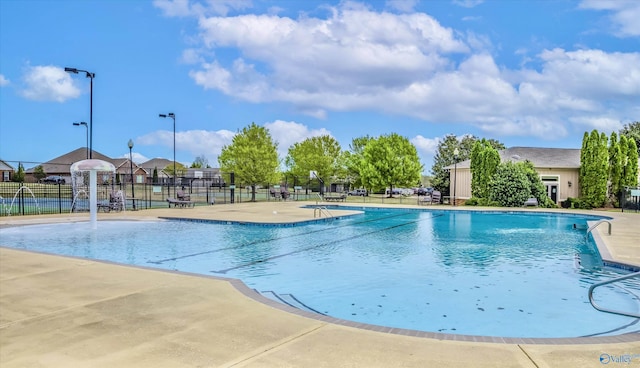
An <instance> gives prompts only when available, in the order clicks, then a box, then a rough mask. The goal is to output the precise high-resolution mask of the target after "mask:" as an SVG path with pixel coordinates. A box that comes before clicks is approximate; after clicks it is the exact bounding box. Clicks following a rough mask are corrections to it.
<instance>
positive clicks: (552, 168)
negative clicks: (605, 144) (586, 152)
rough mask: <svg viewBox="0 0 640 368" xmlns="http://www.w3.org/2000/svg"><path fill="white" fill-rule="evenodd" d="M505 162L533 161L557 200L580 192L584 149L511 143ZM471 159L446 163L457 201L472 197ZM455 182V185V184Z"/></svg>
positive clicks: (501, 152) (506, 151) (452, 190)
mask: <svg viewBox="0 0 640 368" xmlns="http://www.w3.org/2000/svg"><path fill="white" fill-rule="evenodd" d="M498 153H499V154H500V161H501V162H507V161H512V162H523V161H527V160H528V161H530V162H531V163H532V164H533V166H534V167H535V169H536V171H537V172H538V174H539V175H540V179H542V182H543V183H544V185H545V187H546V188H547V195H548V196H549V198H551V200H553V201H554V202H555V203H560V202H562V201H564V200H566V199H567V198H569V197H571V198H577V197H579V196H580V183H579V182H578V180H579V173H580V149H574V148H538V147H511V148H507V149H504V150H501V151H498ZM470 166H471V160H465V161H461V162H458V163H457V164H456V165H450V166H448V167H446V169H448V170H449V175H450V176H449V178H450V192H449V193H450V194H451V198H452V200H453V196H454V193H455V199H456V204H459V203H461V202H463V201H465V200H467V199H469V198H471V170H470ZM454 183H455V188H454Z"/></svg>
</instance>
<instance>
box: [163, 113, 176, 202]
mask: <svg viewBox="0 0 640 368" xmlns="http://www.w3.org/2000/svg"><path fill="white" fill-rule="evenodd" d="M158 116H160V117H161V118H166V117H169V118H171V119H173V186H174V189H173V193H174V194H175V192H176V190H175V185H176V175H177V174H178V173H177V171H176V114H174V113H172V112H170V113H168V114H159V115H158Z"/></svg>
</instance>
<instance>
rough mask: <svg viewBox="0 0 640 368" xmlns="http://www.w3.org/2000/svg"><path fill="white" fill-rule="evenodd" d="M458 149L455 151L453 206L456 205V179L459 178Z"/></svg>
mask: <svg viewBox="0 0 640 368" xmlns="http://www.w3.org/2000/svg"><path fill="white" fill-rule="evenodd" d="M458 154H460V151H458V148H456V149H454V150H453V205H454V206H455V205H456V177H457V176H458Z"/></svg>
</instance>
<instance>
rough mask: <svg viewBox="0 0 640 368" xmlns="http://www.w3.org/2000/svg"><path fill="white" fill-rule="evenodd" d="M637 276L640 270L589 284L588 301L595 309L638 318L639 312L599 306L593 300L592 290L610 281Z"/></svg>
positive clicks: (639, 316)
mask: <svg viewBox="0 0 640 368" xmlns="http://www.w3.org/2000/svg"><path fill="white" fill-rule="evenodd" d="M638 276H640V272H635V273H632V274H629V275H625V276H621V277H617V278H615V279H611V280H607V281H602V282H598V283H596V284H593V285H591V287H590V288H589V302H590V303H591V305H592V306H593V307H594V308H595V309H597V310H599V311H600V312H605V313H611V314H617V315H620V316H627V317H633V318H640V314H639V313H627V312H621V311H617V310H615V309H608V308H603V307H601V306H599V305H598V304H596V302H595V300H593V290H594V289H595V288H597V287H599V286H603V285H607V284H611V283H614V282H618V281H622V280H626V279H631V278H634V277H638Z"/></svg>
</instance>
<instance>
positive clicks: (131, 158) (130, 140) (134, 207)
mask: <svg viewBox="0 0 640 368" xmlns="http://www.w3.org/2000/svg"><path fill="white" fill-rule="evenodd" d="M127 145H128V146H129V168H130V170H131V202H133V210H134V211H135V210H136V200H135V197H136V192H135V191H134V189H133V156H132V154H131V150H132V149H133V139H129V143H128V144H127Z"/></svg>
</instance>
